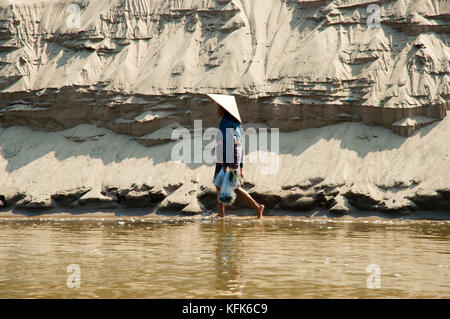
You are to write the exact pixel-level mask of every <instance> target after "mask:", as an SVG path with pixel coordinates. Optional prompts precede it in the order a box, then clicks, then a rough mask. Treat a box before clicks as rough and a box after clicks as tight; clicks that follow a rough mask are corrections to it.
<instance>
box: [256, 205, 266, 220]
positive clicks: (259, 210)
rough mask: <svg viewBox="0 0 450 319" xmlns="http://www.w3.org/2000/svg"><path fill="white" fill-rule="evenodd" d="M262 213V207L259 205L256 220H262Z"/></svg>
mask: <svg viewBox="0 0 450 319" xmlns="http://www.w3.org/2000/svg"><path fill="white" fill-rule="evenodd" d="M263 211H264V205H263V204H260V205H259V208H258V209H257V211H256V213H257V214H258V218H262V216H263Z"/></svg>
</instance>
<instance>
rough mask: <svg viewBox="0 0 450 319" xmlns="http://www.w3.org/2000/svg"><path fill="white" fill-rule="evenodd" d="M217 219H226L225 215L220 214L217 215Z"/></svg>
mask: <svg viewBox="0 0 450 319" xmlns="http://www.w3.org/2000/svg"><path fill="white" fill-rule="evenodd" d="M215 217H218V218H224V217H225V215H221V214H220V213H217V215H216V216H215Z"/></svg>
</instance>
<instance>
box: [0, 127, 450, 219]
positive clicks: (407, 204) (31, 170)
mask: <svg viewBox="0 0 450 319" xmlns="http://www.w3.org/2000/svg"><path fill="white" fill-rule="evenodd" d="M75 137H77V138H78V139H76V138H75ZM449 138H450V119H448V118H446V119H444V120H443V121H441V122H437V123H434V124H432V125H430V126H428V127H426V128H422V129H420V130H419V131H418V132H416V133H415V134H414V135H413V136H411V137H409V138H404V137H400V136H398V135H396V134H393V133H392V132H390V131H389V130H386V129H383V128H376V127H367V126H365V125H363V124H360V123H343V124H338V125H334V126H330V127H324V128H312V129H306V130H300V131H296V132H291V133H281V134H280V155H279V169H278V171H277V172H275V174H261V168H262V167H267V166H268V164H267V163H261V162H259V163H253V164H252V163H246V164H245V177H246V181H247V183H248V184H247V188H248V189H250V192H251V193H252V194H253V195H254V196H255V197H256V198H258V199H259V200H261V201H262V202H264V203H266V204H267V205H268V206H269V207H274V206H275V207H278V208H283V209H291V210H294V211H295V210H304V209H309V208H312V207H321V206H325V207H327V206H331V207H332V206H336V205H337V206H336V207H335V209H336V210H337V211H338V212H345V211H346V210H345V207H346V206H348V205H349V204H348V202H350V203H351V204H352V206H354V207H357V208H360V209H367V210H383V211H392V212H394V211H410V210H414V209H416V208H418V207H421V208H424V209H433V208H436V209H439V210H448V209H449V206H448V204H449V195H450V184H449V179H448V176H450V165H449V164H448V163H449V159H450V146H449V144H448V143H446V141H448V140H449ZM175 143H176V142H172V143H168V144H164V145H160V146H154V147H150V148H149V147H145V146H143V145H141V144H138V143H137V142H136V141H134V140H133V139H132V138H130V137H128V136H125V135H118V134H116V133H114V132H111V131H109V130H106V129H100V128H96V127H94V126H89V125H81V126H77V127H75V128H73V129H69V130H65V131H62V132H56V133H44V132H36V131H32V130H31V129H29V128H26V127H11V128H6V129H1V130H0V149H1V155H2V157H1V161H0V180H2V181H3V183H2V186H1V189H0V194H1V195H6V201H7V203H8V204H10V205H14V203H15V202H17V201H18V202H17V207H37V208H45V207H52V206H55V205H56V206H58V205H59V206H67V205H72V204H75V206H78V205H79V204H81V205H82V206H83V205H84V206H86V207H91V206H92V207H116V206H117V202H119V203H120V205H125V206H135V204H138V205H146V206H148V207H155V208H159V209H164V208H167V209H183V208H185V211H186V212H193V213H195V212H200V211H202V210H203V211H205V210H206V209H208V208H213V207H214V205H215V203H214V202H215V201H214V193H213V190H212V186H213V185H212V182H211V178H212V174H213V167H212V166H210V165H205V164H203V165H200V164H185V163H176V162H173V161H171V150H172V147H173V145H174V144H175ZM246 161H247V162H248V161H249V157H248V154H247V156H246ZM133 184H134V185H133ZM436 191H439V192H436ZM21 194H22V195H21ZM58 194H59V195H60V197H61V196H62V195H61V194H63V195H64V194H65V195H68V194H71V195H72V196H73V198H72V200H71V201H70V200H69V202H64V201H62V202H61V198H59V199H58V197H55V195H58ZM24 196H26V197H25V198H24V199H21V198H23V197H24ZM52 196H53V198H52ZM63 197H64V196H63ZM55 198H56V199H58V200H59V201H55ZM408 198H410V199H412V201H411V200H410V199H408ZM445 198H447V199H445ZM64 199H65V200H67V197H64ZM237 204H238V205H242V203H239V202H238V203H237ZM338 204H339V205H338ZM188 205H189V207H188V208H186V207H187V206H188ZM243 206H245V205H243ZM341 206H344V209H343V210H339V209H337V208H339V207H341Z"/></svg>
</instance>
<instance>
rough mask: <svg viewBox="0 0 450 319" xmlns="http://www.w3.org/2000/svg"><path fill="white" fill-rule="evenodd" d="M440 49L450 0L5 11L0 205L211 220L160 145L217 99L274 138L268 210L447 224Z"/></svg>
mask: <svg viewBox="0 0 450 319" xmlns="http://www.w3.org/2000/svg"><path fill="white" fill-rule="evenodd" d="M371 4H376V5H378V6H379V8H380V10H381V11H380V17H381V19H380V25H379V27H369V23H371V22H373V20H371V18H370V15H371V13H370V12H368V7H369V5H371ZM71 5H72V6H73V5H75V6H76V7H77V8H79V15H78V13H77V11H76V10H75V9H74V7H71ZM71 10H72V11H71ZM449 40H450V1H447V0H419V1H412V0H411V1H408V0H384V1H381V0H380V1H373V0H334V1H332V0H171V1H166V0H164V1H163V0H91V1H87V0H77V1H64V0H55V1H44V0H33V1H31V0H24V1H13V0H0V206H4V209H9V208H12V207H17V208H24V209H30V210H33V209H35V210H41V209H53V208H57V207H86V208H91V207H106V208H110V207H112V208H114V207H118V206H124V207H137V206H139V207H149V210H150V208H152V209H153V208H154V209H158V210H181V211H183V212H184V213H186V214H197V213H199V212H204V211H208V210H210V209H214V205H216V203H215V195H214V189H213V188H212V187H213V185H212V183H211V179H212V174H213V167H212V166H210V165H205V164H184V163H176V162H174V161H171V158H170V150H171V149H172V147H173V145H174V143H175V142H174V141H171V139H170V137H171V132H172V130H173V129H174V128H177V127H186V128H188V129H189V130H192V129H193V127H194V120H202V121H203V123H202V124H203V128H207V127H212V126H213V127H217V126H218V119H217V114H216V108H215V106H214V103H213V102H212V101H211V100H210V99H209V98H208V97H207V96H206V93H223V94H232V95H234V96H236V98H237V102H238V106H239V110H240V113H241V117H242V120H243V123H244V126H245V127H252V126H255V127H268V128H279V129H280V132H281V133H280V155H279V163H280V167H279V170H278V172H276V173H275V174H268V175H265V174H261V173H260V168H261V166H262V164H251V163H249V164H248V165H246V166H245V178H246V181H247V183H246V188H247V189H248V190H249V192H250V193H251V194H252V195H254V197H255V198H257V199H258V200H260V201H262V202H264V203H265V204H266V206H267V207H268V208H274V209H285V210H291V211H300V210H309V209H314V208H318V207H321V208H326V209H330V211H332V212H334V213H336V214H347V213H348V212H349V211H350V210H352V209H358V210H367V211H385V212H393V213H398V212H405V213H408V212H411V211H414V210H417V209H426V210H428V209H431V210H433V209H435V210H440V211H450V182H449V181H450V179H449V177H450V164H449V163H450V146H449V144H448V141H449V137H450V136H449V134H450V121H449V119H448V117H446V114H447V111H448V110H450V101H449V97H450V49H449V46H448V44H449ZM248 155H249V154H247V157H248ZM247 159H248V158H247ZM241 206H245V204H243V203H240V202H239V201H238V202H237V203H236V207H241Z"/></svg>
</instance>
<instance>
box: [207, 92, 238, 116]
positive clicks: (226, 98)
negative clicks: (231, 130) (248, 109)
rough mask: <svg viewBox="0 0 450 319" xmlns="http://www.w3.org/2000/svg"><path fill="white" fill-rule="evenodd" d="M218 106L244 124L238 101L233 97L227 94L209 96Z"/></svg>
mask: <svg viewBox="0 0 450 319" xmlns="http://www.w3.org/2000/svg"><path fill="white" fill-rule="evenodd" d="M208 96H209V97H210V98H212V99H213V100H214V101H215V102H216V103H217V104H219V105H220V106H222V107H223V108H224V109H225V110H227V111H228V113H230V114H231V115H233V117H235V118H236V119H237V120H238V121H239V123H242V120H241V116H240V115H239V110H238V107H237V104H236V99H235V98H234V96H232V95H225V94H208Z"/></svg>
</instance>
